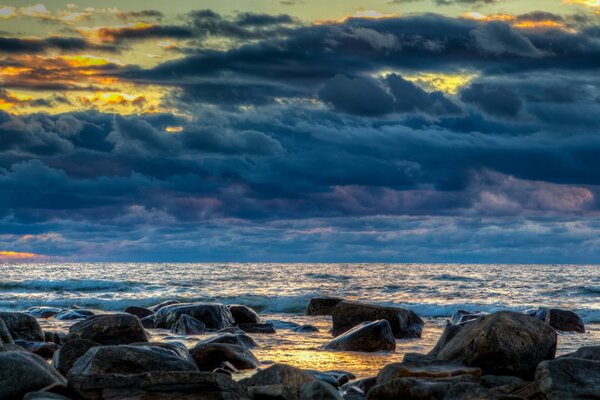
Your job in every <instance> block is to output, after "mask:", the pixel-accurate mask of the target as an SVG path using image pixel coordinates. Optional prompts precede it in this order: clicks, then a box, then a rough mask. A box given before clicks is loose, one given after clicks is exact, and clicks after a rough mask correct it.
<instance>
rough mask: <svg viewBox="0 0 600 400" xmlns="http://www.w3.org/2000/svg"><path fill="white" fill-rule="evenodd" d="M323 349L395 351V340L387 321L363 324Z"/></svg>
mask: <svg viewBox="0 0 600 400" xmlns="http://www.w3.org/2000/svg"><path fill="white" fill-rule="evenodd" d="M325 349H327V350H342V351H368V352H374V351H389V350H395V349H396V338H395V337H394V333H393V332H392V328H391V327H390V324H389V322H388V321H387V320H385V319H382V320H378V321H373V322H365V323H362V324H360V325H357V326H355V327H354V328H352V329H350V330H349V331H347V332H345V333H343V334H342V335H340V336H338V337H337V338H335V339H333V340H332V341H331V342H329V343H328V344H327V345H326V346H325Z"/></svg>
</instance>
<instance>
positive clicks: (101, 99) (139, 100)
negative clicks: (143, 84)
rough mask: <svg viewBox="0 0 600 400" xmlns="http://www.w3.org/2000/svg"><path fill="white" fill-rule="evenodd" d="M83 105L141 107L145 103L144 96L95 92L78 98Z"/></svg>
mask: <svg viewBox="0 0 600 400" xmlns="http://www.w3.org/2000/svg"><path fill="white" fill-rule="evenodd" d="M79 99H80V101H81V102H82V103H83V104H86V105H92V104H96V103H103V104H108V105H137V106H141V105H143V104H144V103H145V102H146V96H144V95H143V94H138V95H132V94H127V93H119V92H97V93H96V94H93V95H89V96H82V97H80V98H79Z"/></svg>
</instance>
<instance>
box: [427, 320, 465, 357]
mask: <svg viewBox="0 0 600 400" xmlns="http://www.w3.org/2000/svg"><path fill="white" fill-rule="evenodd" d="M462 328H463V325H454V324H452V323H451V322H450V321H446V324H445V325H444V331H443V332H442V335H441V336H440V338H439V339H438V341H437V343H436V344H435V346H434V348H433V349H432V350H431V351H430V352H429V354H428V355H429V356H431V357H437V355H438V354H439V352H440V350H442V349H443V348H444V346H446V345H447V344H448V342H449V341H451V340H452V339H453V338H454V336H456V334H457V333H458V332H460V330H461V329H462Z"/></svg>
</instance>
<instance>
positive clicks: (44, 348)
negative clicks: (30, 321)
mask: <svg viewBox="0 0 600 400" xmlns="http://www.w3.org/2000/svg"><path fill="white" fill-rule="evenodd" d="M15 344H18V345H19V346H21V347H22V348H24V349H25V350H27V351H28V352H30V353H33V354H37V355H38V356H40V357H42V358H45V359H47V360H49V359H51V358H52V355H53V354H54V353H55V352H56V351H57V350H58V349H59V346H58V345H57V344H56V343H53V342H29V341H26V340H16V341H15Z"/></svg>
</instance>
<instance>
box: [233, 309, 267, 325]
mask: <svg viewBox="0 0 600 400" xmlns="http://www.w3.org/2000/svg"><path fill="white" fill-rule="evenodd" d="M228 307H229V311H231V315H232V316H233V319H234V321H235V324H236V325H238V324H258V323H260V317H259V316H258V313H257V312H256V311H254V310H253V309H251V308H250V307H247V306H244V305H241V304H232V305H230V306H228Z"/></svg>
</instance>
